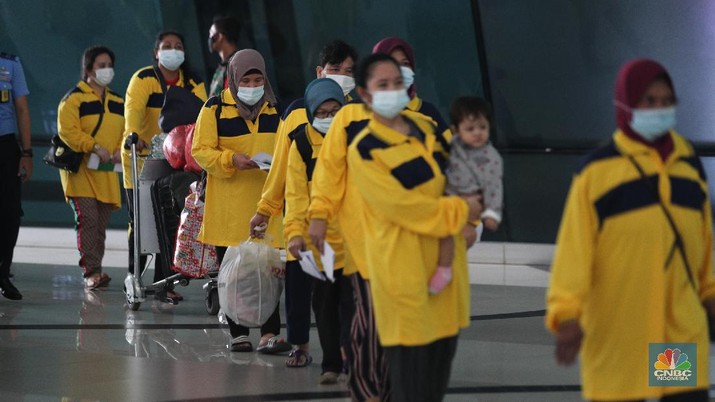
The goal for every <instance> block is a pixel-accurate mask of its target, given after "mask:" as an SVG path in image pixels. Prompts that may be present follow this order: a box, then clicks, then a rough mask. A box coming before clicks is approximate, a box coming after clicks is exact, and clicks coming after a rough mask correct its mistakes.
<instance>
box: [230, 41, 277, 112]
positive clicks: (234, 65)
mask: <svg viewBox="0 0 715 402" xmlns="http://www.w3.org/2000/svg"><path fill="white" fill-rule="evenodd" d="M252 70H257V71H258V72H260V73H261V74H263V80H264V84H263V85H264V87H263V91H264V94H263V99H262V100H260V101H258V102H256V104H255V105H253V106H249V105H246V104H244V103H243V102H241V101H240V100H239V99H238V83H239V82H240V81H241V78H243V76H244V75H246V73H248V72H250V71H252ZM228 89H229V91H231V95H232V96H233V99H234V100H235V101H236V107H237V108H238V112H239V114H240V115H241V117H242V118H244V119H246V120H251V121H253V120H255V119H256V117H258V113H260V111H261V108H262V107H263V103H264V102H268V105H269V106H275V105H276V103H277V101H276V96H275V95H274V94H273V88H271V83H270V82H269V81H268V76H267V75H266V62H265V61H264V60H263V56H261V54H260V53H258V51H256V50H253V49H243V50H239V51H238V52H236V53H235V54H234V55H233V56H232V57H231V60H230V61H229V63H228Z"/></svg>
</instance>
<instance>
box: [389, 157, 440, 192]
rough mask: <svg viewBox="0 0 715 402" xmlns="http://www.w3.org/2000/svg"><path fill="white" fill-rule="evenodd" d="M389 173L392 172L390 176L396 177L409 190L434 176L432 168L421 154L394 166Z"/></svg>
mask: <svg viewBox="0 0 715 402" xmlns="http://www.w3.org/2000/svg"><path fill="white" fill-rule="evenodd" d="M390 173H392V176H393V177H394V178H396V179H397V181H399V182H400V184H402V187H404V188H406V189H408V190H411V189H413V188H415V187H417V186H419V185H420V184H423V183H426V182H428V181H430V180H432V178H434V172H433V171H432V168H431V167H430V165H429V164H428V163H427V161H426V160H425V159H424V158H423V157H421V156H418V157H416V158H414V159H412V160H409V161H407V162H405V163H403V164H402V165H400V166H397V167H395V168H394V169H392V170H391V171H390Z"/></svg>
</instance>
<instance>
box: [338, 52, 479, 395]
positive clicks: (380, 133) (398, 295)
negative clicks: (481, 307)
mask: <svg viewBox="0 0 715 402" xmlns="http://www.w3.org/2000/svg"><path fill="white" fill-rule="evenodd" d="M356 83H357V87H358V94H359V95H360V97H361V98H362V99H363V101H364V102H365V104H366V105H367V106H368V107H370V109H371V110H372V112H373V113H372V117H371V118H370V120H369V122H368V124H367V127H365V128H364V129H363V130H362V131H361V132H360V133H358V134H357V137H356V138H355V140H354V141H353V142H352V144H351V145H350V146H349V148H348V155H347V158H348V169H349V171H350V172H351V175H352V176H353V178H354V185H355V187H356V188H357V189H358V191H359V194H360V196H361V198H362V202H363V204H364V208H363V221H364V222H365V224H364V225H363V230H364V239H365V248H366V250H367V252H366V254H365V257H366V262H367V270H368V273H369V276H370V292H371V294H372V297H373V302H374V304H373V308H374V313H375V322H376V324H377V332H378V335H379V338H380V343H381V344H382V346H383V347H384V351H385V358H386V360H387V366H388V371H389V381H390V391H391V400H394V401H415V400H424V401H439V400H442V398H443V397H444V394H445V392H446V390H447V383H448V381H449V375H450V369H451V362H452V359H453V357H454V354H455V351H456V346H457V336H458V334H459V331H460V329H461V328H464V327H466V326H468V325H469V279H468V276H467V261H466V249H465V242H464V241H457V242H455V245H456V250H455V259H454V265H453V270H454V275H455V276H454V278H455V279H454V281H453V282H452V283H451V284H450V285H448V287H447V288H446V289H445V290H444V291H443V293H440V294H438V295H434V296H431V295H430V294H429V291H428V282H429V278H430V277H431V276H432V275H433V274H434V271H435V270H436V263H437V253H438V244H439V237H442V236H449V235H452V236H454V235H458V234H460V233H461V231H462V229H463V228H464V226H465V225H467V224H468V223H467V222H468V220H474V219H476V218H477V217H478V216H479V213H481V209H482V208H481V205H480V203H479V201H478V196H470V197H464V199H462V198H460V197H455V196H443V194H444V187H445V176H444V172H443V170H442V169H443V168H444V166H443V164H441V163H440V160H443V159H442V158H446V156H447V153H446V150H445V149H444V148H443V147H442V145H441V143H440V141H439V139H438V133H437V129H436V125H435V124H434V123H433V122H432V121H431V120H429V119H425V118H422V117H421V116H416V115H412V114H411V113H405V112H403V109H404V107H405V105H406V104H407V102H408V101H409V97H408V95H407V91H406V90H405V87H404V83H403V77H402V74H401V72H400V68H399V65H398V64H397V62H396V61H395V60H394V59H393V58H392V57H390V56H387V55H385V54H381V53H378V54H373V55H371V56H370V57H368V58H367V59H365V60H364V61H363V62H361V63H360V66H359V67H358V70H357V75H356ZM401 112H402V113H401ZM435 154H437V155H435ZM465 201H466V202H465ZM460 238H461V236H460ZM348 246H349V244H348Z"/></svg>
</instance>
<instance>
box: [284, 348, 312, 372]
mask: <svg viewBox="0 0 715 402" xmlns="http://www.w3.org/2000/svg"><path fill="white" fill-rule="evenodd" d="M312 362H313V357H312V356H311V355H310V353H308V351H305V350H303V349H293V350H292V351H291V352H290V353H289V354H288V360H286V366H287V367H290V368H298V367H305V366H308V365H310V363H312Z"/></svg>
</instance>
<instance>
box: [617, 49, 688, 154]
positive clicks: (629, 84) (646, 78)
mask: <svg viewBox="0 0 715 402" xmlns="http://www.w3.org/2000/svg"><path fill="white" fill-rule="evenodd" d="M658 79H664V80H665V81H666V82H667V83H668V85H669V86H670V89H671V90H672V91H673V95H675V89H674V88H673V81H672V80H671V78H670V75H669V74H668V71H666V69H665V68H664V67H663V66H662V65H660V64H659V63H657V62H655V61H653V60H648V59H634V60H631V61H629V62H627V63H626V64H624V65H623V66H622V67H621V70H620V71H619V72H618V76H617V78H616V92H615V100H616V125H617V126H618V128H620V129H621V130H622V131H623V132H624V133H625V134H626V136H628V137H629V138H631V139H633V140H635V141H638V142H640V143H642V144H645V145H647V146H649V147H651V148H654V149H655V150H656V151H658V153H659V154H660V157H661V158H662V159H663V160H665V159H666V158H667V157H668V155H670V153H671V152H672V151H673V138H672V137H671V135H670V134H667V135H664V136H662V137H660V138H658V139H657V140H655V141H653V142H649V141H646V140H645V139H644V138H643V137H641V136H640V135H639V134H638V133H636V132H635V131H634V130H633V128H631V126H630V121H631V119H632V117H633V113H632V112H631V110H632V109H634V108H635V107H636V105H637V104H638V102H639V101H640V100H641V98H642V97H643V95H644V94H645V92H646V91H647V90H648V87H649V86H650V85H651V84H652V83H653V82H654V81H656V80H658ZM624 105H625V106H626V107H627V109H626V108H624V107H623V106H624Z"/></svg>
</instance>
